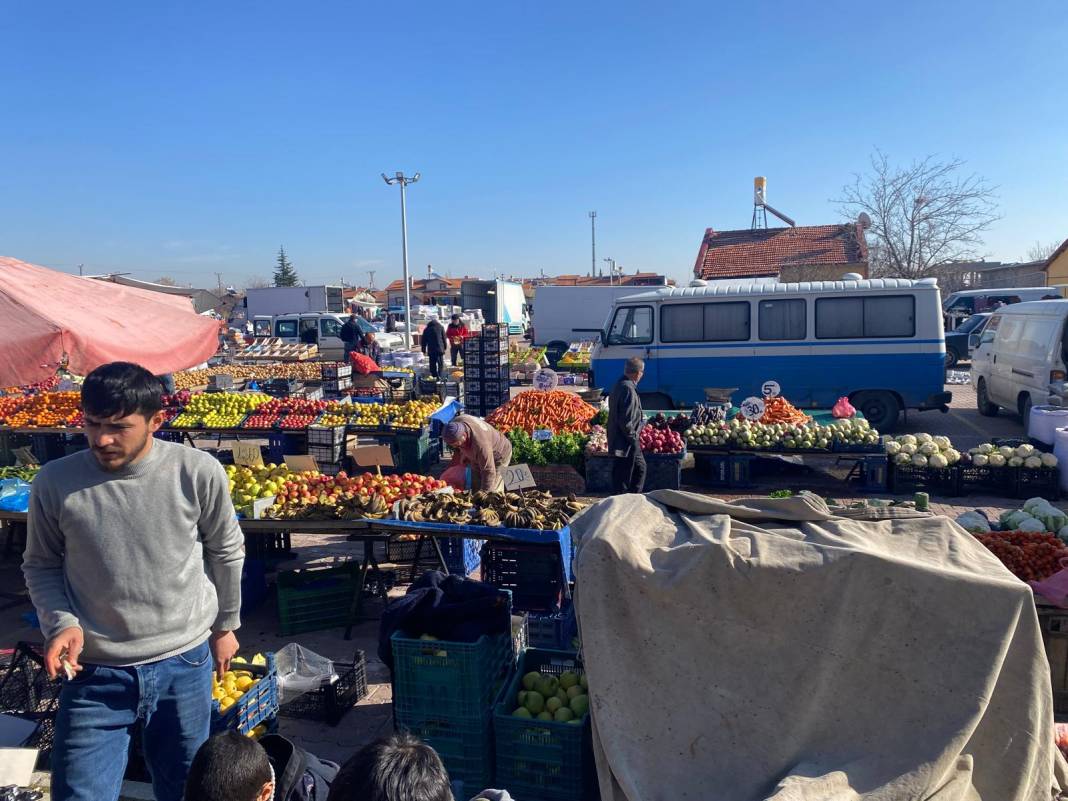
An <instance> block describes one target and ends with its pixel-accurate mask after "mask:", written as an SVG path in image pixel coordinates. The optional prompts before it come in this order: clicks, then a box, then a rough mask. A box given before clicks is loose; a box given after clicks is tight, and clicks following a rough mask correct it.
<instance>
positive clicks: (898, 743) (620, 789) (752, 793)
mask: <svg viewBox="0 0 1068 801" xmlns="http://www.w3.org/2000/svg"><path fill="white" fill-rule="evenodd" d="M572 529H573V532H574V535H575V537H576V539H577V540H579V541H580V542H581V544H580V547H579V552H578V556H577V559H576V578H577V587H578V591H577V595H576V609H577V612H578V621H579V628H580V635H581V637H582V645H583V652H584V656H585V660H586V669H587V671H588V674H589V677H590V688H591V693H592V696H591V697H592V700H593V707H592V709H593V729H594V752H595V756H596V760H597V769H598V776H599V779H600V783H601V793H602V796H601V797H602V799H603V800H604V801H657V800H659V799H663V800H664V801H668V799H670V800H671V801H679V800H680V799H702V801H713V800H714V799H722V800H723V801H762V800H763V799H774V801H851V800H852V799H866V800H870V801H874V800H875V799H879V801H883V800H884V799H885V800H886V801H891V799H893V801H900V800H901V799H910V800H912V799H915V801H920V800H921V799H932V800H935V799H936V800H937V801H977V800H978V799H982V801H1024V799H1027V801H1032V800H1034V801H1038V800H1039V799H1041V801H1049V799H1051V798H1053V797H1056V793H1057V790H1056V789H1055V787H1056V786H1057V778H1056V777H1057V776H1060V777H1063V769H1064V767H1065V766H1064V761H1063V759H1061V757H1060V754H1059V752H1057V750H1056V748H1055V746H1054V743H1053V710H1052V699H1051V691H1050V680H1049V668H1048V666H1047V664H1046V659H1045V655H1044V652H1043V650H1042V641H1041V637H1040V634H1039V628H1038V620H1037V617H1036V614H1035V609H1034V602H1033V601H1032V598H1031V591H1030V589H1029V588H1028V587H1027V586H1026V585H1024V584H1023V583H1022V582H1020V581H1018V580H1017V579H1015V578H1014V577H1013V576H1012V575H1011V574H1010V573H1009V572H1008V571H1007V570H1005V569H1004V568H1003V567H1002V565H1001V563H1000V562H998V560H997V559H996V558H994V556H993V555H991V554H990V553H989V552H988V551H987V550H986V549H985V548H984V547H983V546H982V545H981V544H980V543H979V542H978V541H976V540H975V539H974V538H973V537H971V536H970V535H969V534H967V533H966V532H965V531H964V530H963V529H961V528H959V527H958V526H957V525H956V524H955V523H953V522H952V521H950V520H948V519H946V518H942V517H928V518H922V519H904V520H886V521H882V522H874V523H873V522H860V521H853V520H846V519H842V518H835V517H832V516H831V515H830V513H829V512H828V510H827V507H826V506H825V505H824V503H823V501H822V500H820V499H819V498H817V497H815V496H802V497H797V498H790V499H753V500H746V501H740V502H738V503H736V504H728V503H724V502H720V501H717V500H715V499H712V498H708V497H705V496H699V495H693V494H690V493H683V492H675V491H671V490H662V491H658V492H652V493H649V495H647V496H641V495H623V496H617V497H614V498H609V499H607V500H605V501H603V502H601V503H598V504H596V505H595V506H593V507H591V508H590V509H589V510H587V511H586V512H584V513H583V514H582V515H580V516H579V517H578V518H577V519H576V520H575V521H574V523H573V525H572ZM1055 774H1056V776H1055ZM1061 780H1062V781H1063V778H1062V779H1061Z"/></svg>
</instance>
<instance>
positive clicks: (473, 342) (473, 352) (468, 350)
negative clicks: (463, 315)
mask: <svg viewBox="0 0 1068 801" xmlns="http://www.w3.org/2000/svg"><path fill="white" fill-rule="evenodd" d="M481 356H482V340H481V339H479V338H478V337H471V338H470V339H465V340H464V361H465V362H468V361H476V362H477V360H478V359H479V357H481Z"/></svg>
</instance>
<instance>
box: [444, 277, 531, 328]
mask: <svg viewBox="0 0 1068 801" xmlns="http://www.w3.org/2000/svg"><path fill="white" fill-rule="evenodd" d="M460 299H461V300H462V304H461V305H462V306H463V308H464V311H467V310H468V309H479V310H481V311H482V317H483V319H484V320H485V321H486V322H487V323H502V324H507V326H508V332H509V333H510V334H523V333H525V332H526V330H527V325H528V324H529V321H530V317H529V315H528V314H527V299H526V296H525V295H524V294H523V285H522V284H517V283H515V282H513V281H464V282H463V283H462V284H460Z"/></svg>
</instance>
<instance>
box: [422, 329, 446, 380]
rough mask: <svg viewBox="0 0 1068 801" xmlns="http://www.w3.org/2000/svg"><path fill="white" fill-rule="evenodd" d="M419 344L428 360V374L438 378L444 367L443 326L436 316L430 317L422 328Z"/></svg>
mask: <svg viewBox="0 0 1068 801" xmlns="http://www.w3.org/2000/svg"><path fill="white" fill-rule="evenodd" d="M421 344H422V348H423V353H425V354H426V357H427V359H429V360H430V375H432V376H434V378H438V377H439V376H440V375H441V371H442V370H443V369H445V328H444V327H443V326H442V325H441V323H439V322H438V320H437V318H436V317H431V318H430V322H429V323H427V324H426V327H425V328H424V329H423V336H422V339H421Z"/></svg>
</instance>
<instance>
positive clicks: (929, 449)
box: [919, 442, 938, 456]
mask: <svg viewBox="0 0 1068 801" xmlns="http://www.w3.org/2000/svg"><path fill="white" fill-rule="evenodd" d="M919 452H920V453H922V454H923V455H924V456H934V455H935V454H936V453H938V446H937V445H935V444H934V443H933V442H925V443H923V444H922V445H921V446H920V448H919Z"/></svg>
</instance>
